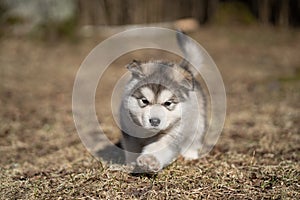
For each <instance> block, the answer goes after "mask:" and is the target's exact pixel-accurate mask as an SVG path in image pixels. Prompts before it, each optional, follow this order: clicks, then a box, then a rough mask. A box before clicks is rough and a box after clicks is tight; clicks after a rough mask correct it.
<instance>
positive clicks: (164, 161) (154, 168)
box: [137, 138, 180, 172]
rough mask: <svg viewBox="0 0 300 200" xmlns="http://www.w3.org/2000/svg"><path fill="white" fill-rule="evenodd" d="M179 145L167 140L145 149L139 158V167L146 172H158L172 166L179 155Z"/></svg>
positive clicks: (164, 139)
mask: <svg viewBox="0 0 300 200" xmlns="http://www.w3.org/2000/svg"><path fill="white" fill-rule="evenodd" d="M179 152H180V149H179V146H178V144H176V143H172V142H170V141H167V138H161V140H159V141H157V142H154V143H152V144H149V145H147V146H145V147H144V149H143V151H142V154H141V155H140V156H139V157H138V158H137V165H138V166H139V167H140V168H141V169H142V170H144V171H145V172H158V171H160V170H161V169H162V168H163V167H165V166H167V165H168V164H170V163H171V162H172V161H173V160H174V159H176V158H177V156H178V155H179Z"/></svg>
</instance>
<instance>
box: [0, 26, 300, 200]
mask: <svg viewBox="0 0 300 200" xmlns="http://www.w3.org/2000/svg"><path fill="white" fill-rule="evenodd" d="M192 36H193V37H194V38H195V39H197V40H198V41H199V42H200V43H201V44H202V45H203V46H204V47H205V48H206V49H207V50H208V52H209V53H210V54H211V56H212V57H213V58H214V60H215V62H216V63H217V65H218V66H219V68H220V71H221V73H222V75H223V78H224V82H225V86H226V91H227V101H228V109H227V118H226V123H225V126H224V130H223V132H222V135H221V137H220V139H219V141H218V144H217V145H216V146H215V148H214V149H213V151H212V152H211V153H210V154H209V155H208V156H206V157H205V158H203V159H200V160H197V161H190V162H187V161H184V160H182V159H179V160H177V161H176V162H174V163H173V164H172V165H170V166H169V167H167V168H166V169H164V170H163V171H162V172H160V173H158V174H157V175H155V176H145V175H142V176H132V175H130V174H127V173H124V172H121V171H110V170H108V169H107V168H106V167H105V166H103V165H102V164H101V163H100V162H98V161H97V160H96V159H95V158H93V156H91V155H90V154H89V153H88V152H87V150H86V149H85V147H84V146H83V144H82V143H81V141H80V139H79V137H78V135H77V133H76V129H75V127H74V123H73V119H72V110H71V95H72V86H73V81H74V77H75V73H76V70H77V69H78V68H79V66H80V63H81V62H82V61H83V59H84V58H85V56H86V55H87V54H88V52H89V51H90V50H91V49H92V48H93V47H94V46H95V45H96V44H98V42H100V41H101V39H99V38H90V39H84V40H81V41H80V42H78V43H76V44H73V43H69V42H57V43H55V44H53V43H52V44H49V43H42V42H37V41H32V40H24V38H23V39H22V38H2V39H1V41H0V55H1V57H0V82H1V84H0V180H1V181H0V182H1V183H0V197H1V198H3V199H17V198H18V199H35V198H36V199H53V198H54V199H58V198H59V199H70V198H78V199H79V198H86V199H98V198H107V199H125V198H129V199H147V198H148V199H169V198H173V199H195V198H205V199H221V198H223V199H300V192H299V191H300V181H299V180H300V164H299V161H300V126H299V124H300V101H299V99H300V92H299V91H300V57H299V52H300V33H299V31H295V30H291V31H283V30H277V29H276V30H273V29H262V28H258V27H254V28H251V29H249V28H248V29H242V28H230V29H224V28H203V29H201V30H200V31H198V32H197V33H194V34H192ZM119 67H122V68H123V66H119ZM114 69H116V70H118V68H117V67H115V68H114ZM103 126H105V127H108V128H107V130H108V133H112V134H116V133H118V130H117V129H116V128H115V127H114V126H111V125H109V124H103Z"/></svg>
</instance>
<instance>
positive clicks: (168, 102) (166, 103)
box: [164, 101, 172, 106]
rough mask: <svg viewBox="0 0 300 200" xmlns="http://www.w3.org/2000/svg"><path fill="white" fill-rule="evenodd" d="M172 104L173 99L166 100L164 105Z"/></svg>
mask: <svg viewBox="0 0 300 200" xmlns="http://www.w3.org/2000/svg"><path fill="white" fill-rule="evenodd" d="M171 104H172V102H171V101H166V102H165V103H164V106H170V105H171Z"/></svg>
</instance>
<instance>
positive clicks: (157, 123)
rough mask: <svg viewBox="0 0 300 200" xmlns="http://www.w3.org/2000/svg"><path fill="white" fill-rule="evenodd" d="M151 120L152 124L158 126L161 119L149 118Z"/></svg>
mask: <svg viewBox="0 0 300 200" xmlns="http://www.w3.org/2000/svg"><path fill="white" fill-rule="evenodd" d="M149 122H150V124H151V126H158V125H159V123H160V119H158V118H151V119H149Z"/></svg>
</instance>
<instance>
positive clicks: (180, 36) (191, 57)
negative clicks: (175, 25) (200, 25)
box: [176, 31, 204, 76]
mask: <svg viewBox="0 0 300 200" xmlns="http://www.w3.org/2000/svg"><path fill="white" fill-rule="evenodd" d="M176 38H177V43H178V45H179V47H180V50H181V51H182V53H183V55H184V59H183V61H182V62H181V64H180V65H181V66H182V67H183V68H185V69H189V71H191V72H192V74H193V75H194V76H196V75H197V74H199V72H198V71H197V70H196V69H195V68H194V67H189V65H188V62H190V63H192V64H196V65H197V66H195V67H197V68H198V67H201V66H202V64H203V61H204V56H203V53H202V52H201V50H200V48H199V46H198V45H197V43H196V42H195V41H192V39H191V38H189V37H188V36H187V35H185V34H184V33H183V32H181V31H177V33H176Z"/></svg>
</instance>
